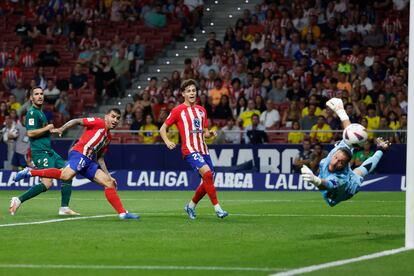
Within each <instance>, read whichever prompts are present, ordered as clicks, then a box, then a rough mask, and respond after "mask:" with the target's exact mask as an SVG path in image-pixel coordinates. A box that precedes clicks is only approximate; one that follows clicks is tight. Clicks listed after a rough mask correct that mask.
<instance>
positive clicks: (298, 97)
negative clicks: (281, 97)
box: [286, 80, 307, 102]
mask: <svg viewBox="0 0 414 276" xmlns="http://www.w3.org/2000/svg"><path fill="white" fill-rule="evenodd" d="M286 97H287V98H288V99H289V101H301V102H304V101H305V98H306V97H307V95H306V92H305V91H304V90H303V89H302V88H301V85H300V81H298V80H295V81H294V82H293V84H292V88H291V89H289V90H288V92H287V94H286Z"/></svg>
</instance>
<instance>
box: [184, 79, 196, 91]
mask: <svg viewBox="0 0 414 276" xmlns="http://www.w3.org/2000/svg"><path fill="white" fill-rule="evenodd" d="M190 85H194V86H195V87H196V89H197V90H198V84H197V82H196V81H195V80H193V79H188V80H184V81H183V82H182V83H181V86H180V90H181V92H184V91H185V89H186V88H187V87H188V86H190Z"/></svg>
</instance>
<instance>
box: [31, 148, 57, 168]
mask: <svg viewBox="0 0 414 276" xmlns="http://www.w3.org/2000/svg"><path fill="white" fill-rule="evenodd" d="M32 160H33V163H34V165H35V166H36V168H37V169H46V168H58V169H61V168H64V167H65V160H63V158H62V157H60V155H59V154H57V153H56V152H55V151H53V150H52V151H48V152H46V151H36V152H35V151H33V152H32Z"/></svg>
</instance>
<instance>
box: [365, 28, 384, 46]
mask: <svg viewBox="0 0 414 276" xmlns="http://www.w3.org/2000/svg"><path fill="white" fill-rule="evenodd" d="M384 44H385V41H384V34H383V33H382V32H381V29H380V28H379V27H377V26H375V25H372V28H371V31H370V32H369V33H368V34H367V35H366V36H364V38H363V39H362V45H364V46H371V47H374V48H379V47H382V46H384Z"/></svg>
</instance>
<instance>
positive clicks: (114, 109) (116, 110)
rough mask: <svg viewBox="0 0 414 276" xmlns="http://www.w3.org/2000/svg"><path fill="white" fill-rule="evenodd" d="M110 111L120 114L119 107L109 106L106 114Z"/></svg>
mask: <svg viewBox="0 0 414 276" xmlns="http://www.w3.org/2000/svg"><path fill="white" fill-rule="evenodd" d="M111 111H113V112H115V113H116V114H118V115H121V110H120V109H119V108H111V109H109V110H108V111H107V112H106V114H109V113H111Z"/></svg>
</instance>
